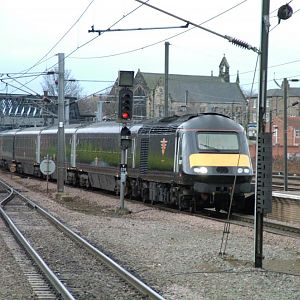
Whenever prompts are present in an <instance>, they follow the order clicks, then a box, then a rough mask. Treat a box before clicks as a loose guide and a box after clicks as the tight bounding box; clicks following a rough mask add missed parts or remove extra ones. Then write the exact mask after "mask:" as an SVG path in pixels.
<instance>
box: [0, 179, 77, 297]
mask: <svg viewBox="0 0 300 300" xmlns="http://www.w3.org/2000/svg"><path fill="white" fill-rule="evenodd" d="M1 183H2V184H3V185H5V186H6V187H7V188H8V189H10V194H9V195H8V196H7V197H6V198H5V199H4V200H3V201H1V203H0V213H1V215H2V217H3V219H4V220H5V221H6V223H7V224H8V226H9V228H10V230H11V231H12V232H13V233H14V235H15V237H16V238H17V240H18V241H19V242H20V243H21V245H22V246H23V248H24V249H25V250H26V252H27V253H28V254H29V255H30V257H31V258H32V259H33V261H34V262H35V263H36V264H37V265H38V267H39V269H40V270H41V272H43V274H44V275H45V276H46V278H47V279H48V280H49V281H50V283H51V284H52V286H53V287H54V288H55V290H56V291H57V293H58V294H59V295H61V296H62V298H63V299H66V300H75V298H74V297H73V296H72V294H71V293H70V292H69V291H68V289H67V288H66V287H65V286H64V284H63V283H62V282H61V281H60V280H59V279H58V277H57V276H56V275H55V274H54V273H53V272H52V271H51V269H50V268H49V267H48V265H47V264H46V263H45V262H44V261H43V259H42V258H41V257H40V256H39V254H38V253H37V252H36V251H35V250H34V249H33V248H32V246H31V245H30V244H29V243H28V242H27V240H26V239H25V237H24V236H23V234H22V233H21V232H20V231H19V230H18V228H17V227H16V226H15V224H14V223H13V221H12V220H11V219H10V217H9V216H8V215H7V213H6V212H5V211H4V210H3V208H2V207H3V206H4V205H5V204H7V203H8V202H9V201H10V200H11V199H12V198H13V196H14V193H15V191H14V190H13V188H11V187H9V186H8V185H6V184H5V183H4V182H1Z"/></svg>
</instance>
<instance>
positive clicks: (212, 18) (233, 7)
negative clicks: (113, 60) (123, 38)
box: [70, 0, 248, 59]
mask: <svg viewBox="0 0 300 300" xmlns="http://www.w3.org/2000/svg"><path fill="white" fill-rule="evenodd" d="M246 1H248V0H243V1H241V2H239V3H237V4H236V5H234V6H232V7H230V8H228V9H226V10H224V11H222V12H220V13H219V14H217V15H215V16H213V17H211V18H209V19H207V20H205V21H203V22H201V23H199V24H198V25H199V26H201V25H204V24H206V23H208V22H210V21H212V20H214V19H216V18H218V17H220V16H222V15H224V14H226V13H228V12H229V11H231V10H233V9H235V8H236V7H238V6H240V5H241V4H243V3H244V2H246ZM146 2H148V1H145V3H146ZM142 5H143V4H142ZM195 28H197V27H195V26H194V27H191V28H188V29H187V30H184V31H182V32H179V33H177V34H174V35H171V36H170V37H167V38H165V39H162V40H159V41H157V42H154V43H152V44H148V45H145V46H142V47H139V48H135V49H132V50H128V51H124V52H119V53H114V54H108V55H103V56H94V57H70V58H72V59H102V58H108V57H114V56H119V55H124V54H129V53H132V52H136V51H140V50H143V49H146V48H149V47H153V46H155V45H158V44H160V43H163V42H166V41H169V40H171V39H173V38H175V37H178V36H180V35H182V34H185V33H187V32H188V31H190V30H193V29H195Z"/></svg>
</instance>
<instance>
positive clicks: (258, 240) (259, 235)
mask: <svg viewBox="0 0 300 300" xmlns="http://www.w3.org/2000/svg"><path fill="white" fill-rule="evenodd" d="M269 10H270V0H263V1H262V16H261V53H260V80H259V98H258V106H257V109H258V114H257V115H258V120H257V132H258V134H257V138H256V172H255V176H256V178H255V179H256V185H255V224H254V225H255V230H254V231H255V243H254V248H255V267H256V268H261V267H262V260H263V217H264V209H261V208H260V204H259V203H258V201H260V199H259V197H258V194H259V192H260V191H259V189H260V187H258V182H261V178H259V176H262V175H264V174H261V170H259V169H258V167H259V166H260V164H261V161H262V157H261V152H260V151H258V149H259V148H260V146H261V145H260V143H261V139H259V135H260V133H264V132H265V120H264V117H265V113H266V99H267V97H266V95H267V73H268V43H269V26H270V24H269Z"/></svg>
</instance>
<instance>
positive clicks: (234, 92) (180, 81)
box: [140, 72, 245, 103]
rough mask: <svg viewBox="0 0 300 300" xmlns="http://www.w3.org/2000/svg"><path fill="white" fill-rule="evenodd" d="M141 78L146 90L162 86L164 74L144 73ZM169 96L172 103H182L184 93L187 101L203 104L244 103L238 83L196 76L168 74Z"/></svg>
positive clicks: (212, 77)
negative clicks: (146, 87)
mask: <svg viewBox="0 0 300 300" xmlns="http://www.w3.org/2000/svg"><path fill="white" fill-rule="evenodd" d="M140 73H141V75H142V76H143V78H144V80H145V82H146V84H147V86H148V88H149V89H150V90H153V89H155V87H156V86H164V74H162V73H144V72H140ZM168 89H169V96H170V98H171V100H172V101H175V102H176V101H179V102H181V101H183V100H184V99H185V95H186V91H187V93H188V101H190V102H205V103H240V102H245V96H244V94H243V93H242V91H241V89H240V87H239V84H238V83H230V82H224V80H223V79H222V78H220V77H216V76H197V75H179V74H169V85H168Z"/></svg>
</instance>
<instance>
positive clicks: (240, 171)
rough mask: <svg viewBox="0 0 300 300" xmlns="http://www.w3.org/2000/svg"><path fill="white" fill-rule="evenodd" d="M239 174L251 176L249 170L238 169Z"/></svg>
mask: <svg viewBox="0 0 300 300" xmlns="http://www.w3.org/2000/svg"><path fill="white" fill-rule="evenodd" d="M237 172H238V174H242V173H244V174H249V173H250V170H249V168H238V169H237Z"/></svg>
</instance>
